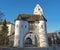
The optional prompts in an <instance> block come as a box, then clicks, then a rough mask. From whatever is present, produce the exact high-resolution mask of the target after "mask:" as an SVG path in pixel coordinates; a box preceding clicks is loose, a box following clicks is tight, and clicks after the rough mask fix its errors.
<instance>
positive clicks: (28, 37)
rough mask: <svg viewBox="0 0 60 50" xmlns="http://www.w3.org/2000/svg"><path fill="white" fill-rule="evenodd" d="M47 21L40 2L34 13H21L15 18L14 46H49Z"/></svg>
mask: <svg viewBox="0 0 60 50" xmlns="http://www.w3.org/2000/svg"><path fill="white" fill-rule="evenodd" d="M46 22H47V20H46V19H45V17H44V15H43V10H42V8H41V7H40V5H39V4H37V5H36V7H35V8H34V12H33V14H19V15H18V17H17V18H16V19H15V37H14V47H48V36H47V29H46Z"/></svg>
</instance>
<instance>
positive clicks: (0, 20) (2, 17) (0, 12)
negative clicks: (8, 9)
mask: <svg viewBox="0 0 60 50" xmlns="http://www.w3.org/2000/svg"><path fill="white" fill-rule="evenodd" d="M4 16H5V15H4V13H3V12H2V11H0V22H2V21H3V20H4Z"/></svg>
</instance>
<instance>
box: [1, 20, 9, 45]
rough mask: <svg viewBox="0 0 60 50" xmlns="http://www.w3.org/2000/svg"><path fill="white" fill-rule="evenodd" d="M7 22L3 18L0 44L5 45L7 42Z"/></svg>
mask: <svg viewBox="0 0 60 50" xmlns="http://www.w3.org/2000/svg"><path fill="white" fill-rule="evenodd" d="M6 24H7V22H6V20H4V22H3V25H2V28H1V29H2V30H1V31H0V44H1V45H2V44H3V45H7V44H8V40H9V39H8V36H7V34H8V27H7V25H6Z"/></svg>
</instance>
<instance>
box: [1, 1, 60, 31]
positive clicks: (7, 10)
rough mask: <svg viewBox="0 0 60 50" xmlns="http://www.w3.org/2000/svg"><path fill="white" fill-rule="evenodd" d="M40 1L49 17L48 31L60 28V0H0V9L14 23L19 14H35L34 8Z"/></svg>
mask: <svg viewBox="0 0 60 50" xmlns="http://www.w3.org/2000/svg"><path fill="white" fill-rule="evenodd" d="M37 3H39V4H40V5H41V7H42V8H43V10H44V16H45V18H46V19H47V31H48V32H55V31H57V30H58V29H59V28H60V0H0V11H2V12H3V13H4V14H5V17H6V19H7V21H10V22H12V23H14V19H15V18H16V17H17V16H18V14H20V13H21V14H33V9H34V7H35V6H36V4H37Z"/></svg>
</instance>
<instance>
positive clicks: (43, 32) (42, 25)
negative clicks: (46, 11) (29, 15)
mask: <svg viewBox="0 0 60 50" xmlns="http://www.w3.org/2000/svg"><path fill="white" fill-rule="evenodd" d="M34 15H40V20H39V24H38V25H37V27H38V29H39V30H37V31H38V32H39V33H38V38H39V40H38V47H48V36H47V28H46V22H47V20H46V19H45V17H44V15H43V10H42V8H41V7H40V5H39V4H37V5H36V7H35V8H34ZM36 24H37V23H36Z"/></svg>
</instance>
